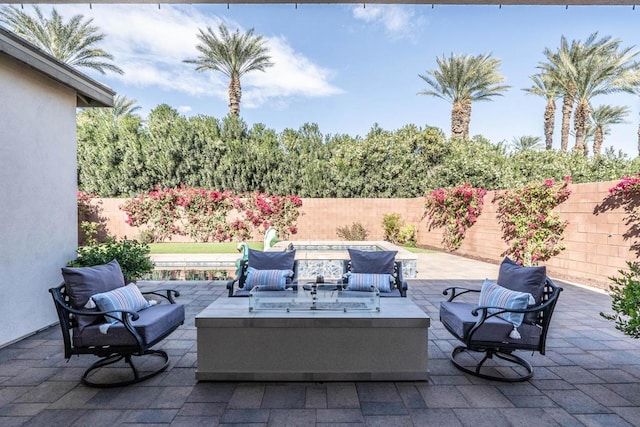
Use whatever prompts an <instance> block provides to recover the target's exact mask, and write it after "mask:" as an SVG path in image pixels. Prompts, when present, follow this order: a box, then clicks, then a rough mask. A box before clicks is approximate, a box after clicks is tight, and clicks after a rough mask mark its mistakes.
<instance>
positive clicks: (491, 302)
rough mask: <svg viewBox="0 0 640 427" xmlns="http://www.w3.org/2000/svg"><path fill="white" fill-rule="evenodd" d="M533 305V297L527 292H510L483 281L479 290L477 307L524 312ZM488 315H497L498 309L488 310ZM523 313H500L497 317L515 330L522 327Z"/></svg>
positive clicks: (488, 281)
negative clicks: (501, 308)
mask: <svg viewBox="0 0 640 427" xmlns="http://www.w3.org/2000/svg"><path fill="white" fill-rule="evenodd" d="M532 304H535V300H534V299H533V295H531V294H530V293H528V292H518V291H512V290H511V289H507V288H503V287H502V286H500V285H498V284H496V283H493V282H491V281H490V280H485V281H484V284H483V285H482V289H481V290H480V299H479V300H478V305H479V306H484V307H503V308H508V309H512V310H524V309H526V308H527V307H528V306H529V305H532ZM487 311H488V312H489V313H497V312H498V311H500V310H499V309H494V308H490V309H489V310H487ZM524 314H525V313H509V312H506V313H500V314H498V317H501V318H503V319H504V320H506V321H507V322H510V323H512V324H513V326H515V327H516V328H517V327H518V326H520V325H522V321H523V320H524Z"/></svg>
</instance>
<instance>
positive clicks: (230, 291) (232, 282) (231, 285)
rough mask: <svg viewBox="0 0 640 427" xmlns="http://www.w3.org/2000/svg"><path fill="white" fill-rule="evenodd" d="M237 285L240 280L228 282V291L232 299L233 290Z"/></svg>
mask: <svg viewBox="0 0 640 427" xmlns="http://www.w3.org/2000/svg"><path fill="white" fill-rule="evenodd" d="M236 283H238V279H231V280H229V281H228V282H227V290H228V291H229V296H230V297H232V296H233V288H234V287H235V285H236Z"/></svg>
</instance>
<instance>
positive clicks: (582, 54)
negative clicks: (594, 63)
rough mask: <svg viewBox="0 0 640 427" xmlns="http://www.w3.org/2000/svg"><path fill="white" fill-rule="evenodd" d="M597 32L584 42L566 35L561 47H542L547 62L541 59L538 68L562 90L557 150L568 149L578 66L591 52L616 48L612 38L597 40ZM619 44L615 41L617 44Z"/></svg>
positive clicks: (561, 41) (616, 45) (561, 39)
mask: <svg viewBox="0 0 640 427" xmlns="http://www.w3.org/2000/svg"><path fill="white" fill-rule="evenodd" d="M597 37H598V33H597V32H596V33H592V34H591V35H589V37H587V40H586V41H585V42H584V43H583V42H580V41H578V40H573V41H572V42H571V43H569V42H568V41H567V39H566V37H564V36H562V37H561V38H560V47H559V48H558V50H556V51H552V50H551V49H549V48H545V49H544V55H545V57H546V58H547V62H540V63H539V64H538V68H539V69H540V70H542V72H543V73H544V74H548V75H549V76H550V77H551V78H552V79H553V81H554V84H555V85H556V86H557V87H559V88H561V89H560V91H561V93H562V124H561V126H562V127H561V133H560V149H561V150H562V151H567V149H568V147H569V130H570V128H571V113H572V112H573V106H574V103H575V98H576V91H577V88H576V85H575V78H576V76H575V75H576V73H577V72H578V71H579V70H580V68H581V65H580V64H581V63H582V62H583V61H584V60H585V59H588V58H590V57H591V56H592V55H593V54H594V53H596V52H598V51H600V52H601V53H603V54H604V53H606V52H613V51H615V50H617V48H618V45H619V42H617V41H615V40H614V41H612V40H611V37H603V38H601V39H599V40H598V39H597ZM616 43H618V44H616Z"/></svg>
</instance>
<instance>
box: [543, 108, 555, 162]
mask: <svg viewBox="0 0 640 427" xmlns="http://www.w3.org/2000/svg"><path fill="white" fill-rule="evenodd" d="M555 126H556V100H555V99H553V98H550V99H549V101H548V102H547V107H546V108H545V109H544V139H545V144H546V148H547V150H551V149H552V148H553V128H554V127H555Z"/></svg>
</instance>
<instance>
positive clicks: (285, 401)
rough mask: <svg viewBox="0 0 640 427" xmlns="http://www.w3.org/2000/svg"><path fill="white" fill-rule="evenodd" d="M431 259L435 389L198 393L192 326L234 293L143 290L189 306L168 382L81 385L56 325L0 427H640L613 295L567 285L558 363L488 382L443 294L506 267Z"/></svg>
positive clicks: (205, 386)
mask: <svg viewBox="0 0 640 427" xmlns="http://www.w3.org/2000/svg"><path fill="white" fill-rule="evenodd" d="M430 260H431V262H432V263H433V264H432V265H431V266H429V265H424V266H423V267H422V269H423V272H422V273H421V274H424V275H429V274H430V275H431V277H427V278H425V280H414V281H411V282H410V283H409V297H410V298H412V299H413V300H414V301H415V302H416V303H417V304H418V305H419V306H420V307H421V308H422V309H423V310H424V311H425V312H427V313H428V314H429V315H430V316H431V317H432V326H431V328H430V331H429V369H430V379H429V381H425V382H396V383H394V382H371V383H365V382H363V383H358V382H326V383H321V382H318V383H259V382H257V383H228V382H220V383H207V382H200V383H198V382H197V381H195V367H196V362H197V360H196V345H195V342H196V329H195V326H194V321H193V319H194V317H195V315H196V314H198V313H199V312H200V311H201V310H202V309H203V308H204V307H206V306H207V305H208V304H210V303H211V302H212V301H214V300H215V299H216V298H218V297H223V298H225V297H226V296H225V288H224V284H223V283H220V282H166V283H155V282H142V283H140V284H141V286H143V287H145V288H150V287H154V286H161V287H167V286H168V287H173V288H177V289H179V290H180V292H181V297H180V298H179V302H180V303H183V304H185V305H186V312H187V321H186V322H185V325H184V326H182V327H181V328H180V329H178V330H177V331H176V332H175V333H174V334H173V335H172V336H171V337H169V338H167V339H166V340H165V341H164V342H162V343H160V344H159V345H158V348H164V349H166V350H167V351H168V352H169V354H170V355H171V366H170V368H169V369H168V370H167V372H164V373H162V374H160V375H159V376H157V377H156V378H153V379H151V380H149V381H146V382H144V383H142V384H138V385H135V386H129V387H126V388H122V389H107V390H98V389H91V388H87V387H85V386H83V385H81V384H80V376H81V375H82V372H83V370H84V369H85V368H86V367H87V366H88V365H89V364H90V363H91V362H92V361H93V360H94V358H93V356H85V357H73V358H72V359H71V360H70V361H69V362H68V363H67V362H66V361H65V360H64V357H63V345H62V342H61V338H60V332H59V329H58V327H57V326H55V327H51V328H48V329H46V330H44V331H41V332H39V333H37V334H35V335H33V336H31V337H28V338H26V339H24V340H22V341H20V342H17V343H14V344H12V345H10V346H8V347H5V348H3V349H0V425H2V426H14V425H16V426H17V425H30V426H50V425H70V426H84V425H91V426H114V425H138V424H139V425H165V426H167V425H171V426H198V425H202V426H215V425H220V426H225V425H229V426H232V425H236V426H237V425H255V426H286V425H301V426H314V425H315V426H332V427H338V426H349V427H355V426H360V425H363V426H364V425H367V426H377V425H379V426H384V427H389V426H431V425H433V426H439V427H444V426H447V427H448V426H474V427H477V426H484V425H486V426H491V427H494V426H518V425H524V426H536V425H544V426H551V425H562V426H600V425H613V426H628V425H632V426H640V340H634V339H631V338H628V337H626V336H624V335H623V334H621V333H620V332H619V331H616V330H615V328H614V327H613V325H612V324H611V323H610V322H608V321H606V320H604V319H602V318H601V317H600V316H599V313H600V312H601V311H605V312H608V311H610V303H611V300H610V298H609V297H608V296H607V295H605V294H603V293H601V292H597V291H590V290H588V289H584V288H582V287H578V286H573V285H568V284H565V285H562V284H561V285H562V286H564V288H565V291H564V292H563V293H562V294H561V296H560V300H559V302H558V305H557V307H556V311H555V314H554V318H553V320H552V326H551V329H550V331H549V337H548V340H547V354H546V355H544V356H543V355H538V354H535V355H531V354H530V353H527V354H522V356H523V357H526V358H527V359H528V360H530V361H531V363H532V364H533V365H534V369H535V371H534V377H533V378H532V379H531V380H530V381H527V382H524V383H517V384H505V383H497V382H491V381H485V380H482V379H478V378H475V377H471V376H468V375H466V374H463V373H462V372H460V371H458V370H457V369H455V367H453V365H452V364H451V363H450V362H449V359H448V356H449V353H450V352H451V350H452V349H453V348H454V347H455V346H456V345H458V343H457V341H456V340H454V339H453V338H452V337H451V335H450V334H449V333H448V332H447V331H446V330H445V329H444V328H443V326H442V324H441V323H440V322H439V320H438V307H439V304H440V302H441V301H443V300H444V299H445V298H446V297H445V296H443V295H442V290H443V289H444V288H446V287H447V286H451V285H454V284H457V285H461V286H476V287H479V286H480V285H481V283H482V280H483V279H484V278H485V277H495V275H496V274H497V266H495V265H492V264H484V263H481V262H479V261H473V260H465V259H463V258H459V257H455V256H453V255H448V254H437V257H436V256H432V257H430ZM429 269H430V270H431V271H429ZM247 357H259V355H249V354H248V355H247ZM399 363H401V361H399Z"/></svg>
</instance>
